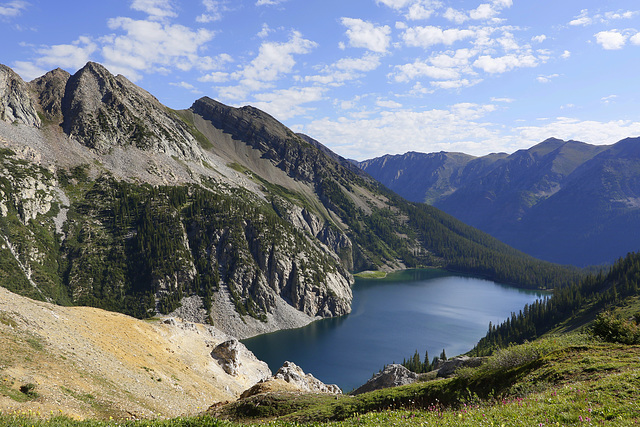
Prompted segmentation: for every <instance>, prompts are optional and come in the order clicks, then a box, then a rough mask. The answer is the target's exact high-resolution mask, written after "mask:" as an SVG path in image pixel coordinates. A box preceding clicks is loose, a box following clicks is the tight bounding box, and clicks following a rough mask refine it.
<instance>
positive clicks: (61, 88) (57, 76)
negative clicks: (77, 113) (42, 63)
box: [29, 68, 71, 123]
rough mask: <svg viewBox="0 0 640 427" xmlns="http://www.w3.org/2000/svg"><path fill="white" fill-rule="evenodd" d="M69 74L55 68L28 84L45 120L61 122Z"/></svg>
mask: <svg viewBox="0 0 640 427" xmlns="http://www.w3.org/2000/svg"><path fill="white" fill-rule="evenodd" d="M70 77H71V74H69V73H68V72H67V71H65V70H63V69H61V68H56V69H55V70H53V71H49V72H48V73H47V74H45V75H44V76H42V77H38V78H37V79H35V80H32V81H31V82H29V86H30V88H31V90H32V92H33V93H34V95H35V98H36V101H37V102H38V103H39V106H40V110H41V112H42V114H43V116H44V117H45V118H46V119H47V120H51V121H53V122H56V123H60V122H62V98H63V97H64V92H65V89H66V87H67V82H68V81H69V78H70Z"/></svg>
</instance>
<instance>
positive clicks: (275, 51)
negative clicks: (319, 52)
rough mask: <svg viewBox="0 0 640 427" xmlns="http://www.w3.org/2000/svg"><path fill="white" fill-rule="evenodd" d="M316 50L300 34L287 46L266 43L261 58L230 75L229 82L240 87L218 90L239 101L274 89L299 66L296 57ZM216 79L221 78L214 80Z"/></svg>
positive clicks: (261, 47)
mask: <svg viewBox="0 0 640 427" xmlns="http://www.w3.org/2000/svg"><path fill="white" fill-rule="evenodd" d="M316 46H317V43H315V42H313V41H311V40H307V39H305V38H303V37H302V34H300V33H299V32H297V31H294V32H292V34H291V36H290V38H289V40H288V41H287V42H285V43H275V42H263V43H262V45H261V46H260V49H259V52H258V55H257V56H256V57H255V58H254V59H253V60H252V61H251V62H250V63H249V64H247V65H246V66H245V67H244V68H242V69H241V70H240V71H237V72H234V73H231V74H230V75H229V77H230V80H236V81H238V85H236V86H229V87H223V88H219V90H220V94H221V96H223V97H227V98H230V99H235V100H240V99H242V98H245V97H246V96H247V95H248V94H249V93H250V92H252V91H261V90H265V89H269V88H271V87H272V86H273V84H272V82H274V81H276V80H278V79H279V78H281V77H282V76H283V75H284V74H288V73H291V71H292V70H293V68H294V66H295V65H296V60H295V58H294V55H302V54H306V53H309V52H310V51H311V50H312V49H313V48H315V47H316ZM216 76H219V75H213V76H212V77H211V78H215V77H216Z"/></svg>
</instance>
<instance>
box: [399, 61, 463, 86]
mask: <svg viewBox="0 0 640 427" xmlns="http://www.w3.org/2000/svg"><path fill="white" fill-rule="evenodd" d="M395 69H396V72H395V73H392V74H390V75H389V77H393V79H394V80H395V81H396V82H399V83H406V82H409V81H411V80H416V79H420V78H422V77H428V78H430V79H436V80H456V79H458V78H460V72H459V71H458V70H456V69H455V68H446V67H436V66H433V65H429V63H428V62H425V61H419V60H416V61H415V62H413V63H411V64H404V65H396V66H395Z"/></svg>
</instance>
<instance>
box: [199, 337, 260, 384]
mask: <svg viewBox="0 0 640 427" xmlns="http://www.w3.org/2000/svg"><path fill="white" fill-rule="evenodd" d="M211 356H212V357H213V358H214V359H215V360H216V361H217V362H218V364H219V365H220V366H221V367H222V369H223V370H224V371H225V372H226V373H227V374H229V375H231V376H232V377H238V376H242V375H246V372H245V365H249V364H251V365H260V366H259V368H260V369H259V371H260V372H261V374H262V377H261V378H260V380H263V379H265V378H268V377H269V376H270V375H271V371H270V370H269V367H268V366H267V364H266V363H264V362H262V361H260V360H258V359H257V358H256V357H255V356H254V354H253V353H252V352H250V351H249V349H247V347H245V345H244V344H242V343H241V342H239V341H238V340H237V339H235V338H232V339H230V340H228V341H224V342H223V343H221V344H219V345H217V346H216V347H215V348H214V349H213V351H212V352H211ZM253 370H255V367H254V368H252V371H253Z"/></svg>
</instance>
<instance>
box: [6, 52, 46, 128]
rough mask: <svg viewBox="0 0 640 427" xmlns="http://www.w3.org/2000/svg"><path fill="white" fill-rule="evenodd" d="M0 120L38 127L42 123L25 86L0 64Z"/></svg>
mask: <svg viewBox="0 0 640 427" xmlns="http://www.w3.org/2000/svg"><path fill="white" fill-rule="evenodd" d="M0 120H3V121H5V122H8V123H14V122H16V123H22V124H25V125H28V126H35V127H40V126H41V125H42V122H41V121H40V117H38V113H37V112H36V108H35V106H34V103H33V101H32V100H31V96H30V95H29V89H28V87H27V84H26V83H25V82H24V81H23V80H22V78H20V76H19V75H18V74H17V73H16V72H15V71H13V70H12V69H11V68H9V67H7V66H5V65H2V64H0Z"/></svg>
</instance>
